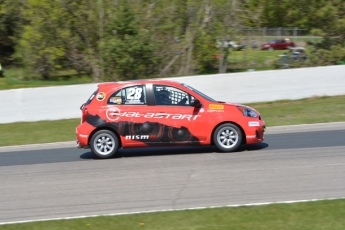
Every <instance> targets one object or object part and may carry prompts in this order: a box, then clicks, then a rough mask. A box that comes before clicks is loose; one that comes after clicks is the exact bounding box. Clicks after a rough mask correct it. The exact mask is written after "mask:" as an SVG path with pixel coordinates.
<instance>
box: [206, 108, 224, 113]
mask: <svg viewBox="0 0 345 230" xmlns="http://www.w3.org/2000/svg"><path fill="white" fill-rule="evenodd" d="M207 112H208V113H214V112H217V113H224V110H217V109H208V110H207Z"/></svg>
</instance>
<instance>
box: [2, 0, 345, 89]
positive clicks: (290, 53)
mask: <svg viewBox="0 0 345 230" xmlns="http://www.w3.org/2000/svg"><path fill="white" fill-rule="evenodd" d="M344 14H345V5H344V4H343V3H342V1H337V0H318V1H316V0H280V1H276V0H2V1H0V52H1V55H0V63H1V69H0V73H1V78H0V89H7V88H19V87H26V86H28V87H29V86H36V85H46V84H52V85H58V84H74V83H84V82H101V81H112V80H130V79H140V78H156V77H170V76H185V75H196V74H211V73H226V72H243V71H257V70H267V69H281V68H297V67H305V66H321V65H334V64H344V63H345V62H344V61H345V49H344V39H345V33H344V32H345V31H344V30H345V21H344V20H343V18H344V16H345V15H344Z"/></svg>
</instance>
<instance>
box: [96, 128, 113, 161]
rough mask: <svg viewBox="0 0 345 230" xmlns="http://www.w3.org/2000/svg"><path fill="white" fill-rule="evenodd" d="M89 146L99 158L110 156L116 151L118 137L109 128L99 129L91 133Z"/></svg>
mask: <svg viewBox="0 0 345 230" xmlns="http://www.w3.org/2000/svg"><path fill="white" fill-rule="evenodd" d="M90 148H91V150H92V152H93V153H94V154H95V155H96V156H97V157H99V158H103V159H106V158H111V157H112V156H114V155H115V154H116V153H117V150H118V148H119V139H118V137H117V136H116V135H115V134H114V133H113V132H111V131H109V130H99V131H97V132H95V133H94V134H93V135H92V137H91V140H90Z"/></svg>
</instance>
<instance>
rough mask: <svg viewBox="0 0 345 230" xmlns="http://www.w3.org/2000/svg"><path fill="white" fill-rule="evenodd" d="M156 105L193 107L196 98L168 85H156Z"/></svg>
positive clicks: (154, 88)
mask: <svg viewBox="0 0 345 230" xmlns="http://www.w3.org/2000/svg"><path fill="white" fill-rule="evenodd" d="M153 90H154V94H155V99H156V105H174V106H191V105H190V104H191V102H192V101H194V100H195V98H194V97H193V96H192V95H190V94H189V93H186V92H185V91H183V90H180V89H178V88H175V87H171V86H166V85H154V87H153Z"/></svg>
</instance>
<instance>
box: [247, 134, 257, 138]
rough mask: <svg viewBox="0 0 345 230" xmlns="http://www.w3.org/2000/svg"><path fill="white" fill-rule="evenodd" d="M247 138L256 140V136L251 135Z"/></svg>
mask: <svg viewBox="0 0 345 230" xmlns="http://www.w3.org/2000/svg"><path fill="white" fill-rule="evenodd" d="M247 138H256V136H255V135H250V136H247Z"/></svg>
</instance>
